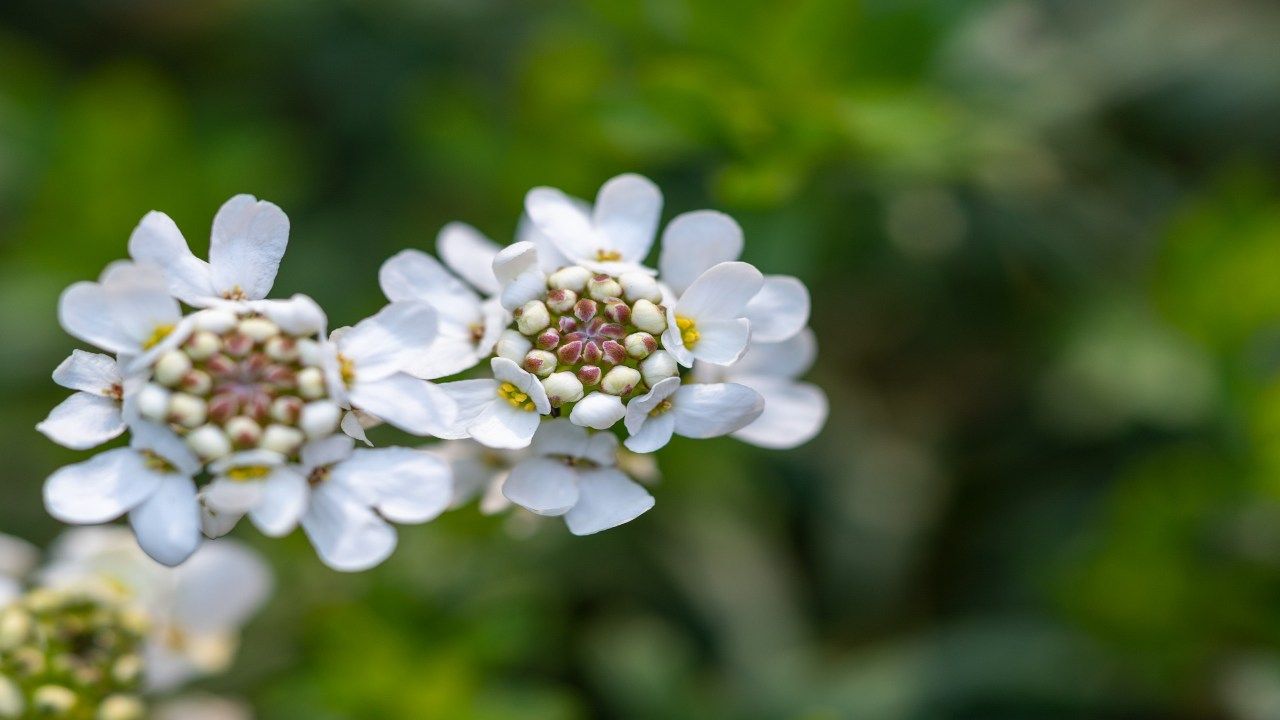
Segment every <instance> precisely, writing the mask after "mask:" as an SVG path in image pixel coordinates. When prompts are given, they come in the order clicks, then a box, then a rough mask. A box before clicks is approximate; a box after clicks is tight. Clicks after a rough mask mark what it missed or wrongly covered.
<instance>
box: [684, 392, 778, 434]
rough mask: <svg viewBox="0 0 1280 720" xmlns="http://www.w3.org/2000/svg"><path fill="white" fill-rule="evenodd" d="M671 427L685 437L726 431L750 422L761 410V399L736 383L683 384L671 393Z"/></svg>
mask: <svg viewBox="0 0 1280 720" xmlns="http://www.w3.org/2000/svg"><path fill="white" fill-rule="evenodd" d="M671 402H672V404H673V405H674V406H675V408H674V410H673V412H674V413H675V416H676V427H675V431H676V434H677V435H683V436H684V437H687V438H695V439H704V438H713V437H719V436H721V435H727V434H729V433H731V432H734V431H737V430H741V429H742V428H744V427H746V426H747V425H750V424H751V423H752V422H754V421H755V419H756V418H758V417H760V414H761V413H762V412H764V399H763V398H762V397H760V394H759V393H757V392H756V391H755V390H752V389H751V388H749V387H747V386H745V385H739V384H737V383H718V384H706V383H696V384H693V385H684V386H682V387H681V388H680V389H679V390H677V391H676V393H675V394H674V395H672V396H671Z"/></svg>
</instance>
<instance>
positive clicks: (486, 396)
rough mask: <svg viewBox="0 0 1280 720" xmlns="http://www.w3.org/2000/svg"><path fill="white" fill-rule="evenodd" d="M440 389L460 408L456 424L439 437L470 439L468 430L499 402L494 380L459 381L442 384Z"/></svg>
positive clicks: (496, 384) (496, 385)
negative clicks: (491, 406) (482, 414)
mask: <svg viewBox="0 0 1280 720" xmlns="http://www.w3.org/2000/svg"><path fill="white" fill-rule="evenodd" d="M438 387H439V388H440V389H441V390H443V391H444V392H445V393H447V394H448V395H449V397H450V398H452V399H453V401H454V402H455V403H456V404H457V406H458V414H457V416H456V418H455V420H454V423H453V424H452V425H451V426H450V427H449V428H448V429H447V430H446V431H445V432H444V433H442V434H440V435H437V437H441V438H444V439H446V440H460V439H462V438H466V437H469V433H468V431H467V428H468V427H469V426H470V425H471V424H472V423H474V422H475V421H476V419H477V418H479V417H480V413H482V412H484V410H485V408H487V407H488V406H489V405H491V404H493V403H494V402H495V401H497V397H498V383H497V382H496V381H494V380H458V381H457V382H449V383H441V384H440V385H438Z"/></svg>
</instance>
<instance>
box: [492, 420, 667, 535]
mask: <svg viewBox="0 0 1280 720" xmlns="http://www.w3.org/2000/svg"><path fill="white" fill-rule="evenodd" d="M533 451H534V454H535V455H536V456H537V457H535V458H532V459H529V460H525V461H524V462H521V463H520V464H519V465H517V466H516V467H515V468H514V469H512V471H511V473H510V475H508V476H507V480H506V482H505V483H504V485H503V494H505V495H506V496H507V499H509V500H510V501H511V502H513V503H515V504H517V505H520V506H521V507H523V508H526V509H528V510H530V511H532V512H535V513H537V514H539V515H551V516H558V515H563V516H564V519H565V524H567V525H568V526H569V531H570V532H572V533H573V534H574V535H590V534H592V533H597V532H600V531H601V530H608V529H609V528H612V527H616V526H618V525H622V524H623V523H627V522H630V521H632V520H634V519H635V518H637V517H639V516H640V515H642V514H644V513H645V512H647V511H648V510H649V508H652V507H653V496H652V495H650V494H649V491H647V490H645V489H644V488H643V487H641V486H640V485H638V484H636V483H635V482H634V481H632V480H631V479H630V478H628V477H627V476H626V474H624V473H623V472H622V471H621V470H619V469H618V468H617V467H616V465H617V458H618V440H617V438H615V437H614V436H613V435H610V434H608V433H592V432H591V431H589V430H586V429H584V428H581V427H579V426H577V425H574V424H573V423H572V422H569V421H568V420H565V419H563V418H562V419H558V420H551V421H549V422H546V423H544V424H543V425H542V427H541V428H540V429H539V430H538V434H537V436H536V437H535V438H534V444H533Z"/></svg>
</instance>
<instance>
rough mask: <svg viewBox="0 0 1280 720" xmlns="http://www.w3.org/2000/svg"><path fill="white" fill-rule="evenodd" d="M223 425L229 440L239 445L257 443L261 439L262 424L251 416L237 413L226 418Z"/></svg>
mask: <svg viewBox="0 0 1280 720" xmlns="http://www.w3.org/2000/svg"><path fill="white" fill-rule="evenodd" d="M223 427H224V428H225V429H226V431H227V435H229V436H230V437H231V442H233V443H235V444H236V445H239V446H240V447H249V446H253V445H257V444H258V441H259V440H261V439H262V426H261V425H259V424H258V423H257V421H256V420H254V419H253V418H251V417H246V416H244V415H237V416H235V417H233V418H231V419H230V420H228V421H227V422H226V424H225V425H223Z"/></svg>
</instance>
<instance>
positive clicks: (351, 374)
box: [338, 355, 356, 387]
mask: <svg viewBox="0 0 1280 720" xmlns="http://www.w3.org/2000/svg"><path fill="white" fill-rule="evenodd" d="M338 373H339V374H341V375H342V382H343V384H345V385H346V386H347V387H351V384H352V383H354V382H355V381H356V364H355V363H354V362H352V360H351V358H348V357H347V356H345V355H338Z"/></svg>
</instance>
